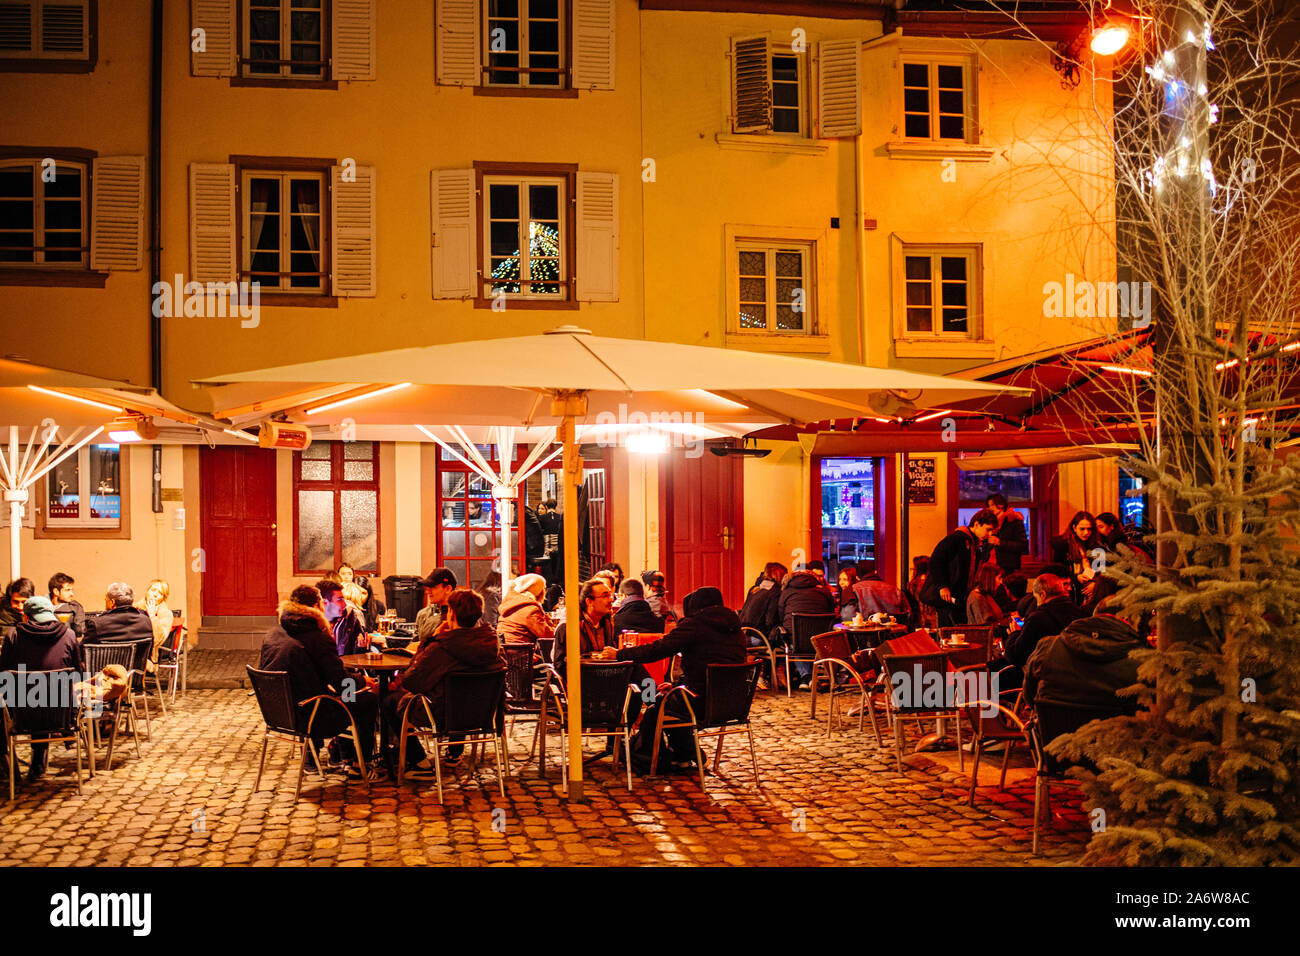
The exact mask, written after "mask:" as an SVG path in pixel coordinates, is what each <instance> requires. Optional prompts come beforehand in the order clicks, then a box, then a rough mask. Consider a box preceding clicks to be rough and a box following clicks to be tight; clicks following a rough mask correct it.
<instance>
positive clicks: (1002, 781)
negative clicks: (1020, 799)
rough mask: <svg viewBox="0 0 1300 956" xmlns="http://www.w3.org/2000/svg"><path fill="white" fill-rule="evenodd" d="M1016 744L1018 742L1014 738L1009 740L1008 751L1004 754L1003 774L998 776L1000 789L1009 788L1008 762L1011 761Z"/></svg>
mask: <svg viewBox="0 0 1300 956" xmlns="http://www.w3.org/2000/svg"><path fill="white" fill-rule="evenodd" d="M1015 746H1016V742H1015V741H1014V740H1008V741H1007V752H1006V753H1005V754H1003V755H1002V776H1001V777H1000V778H998V789H999V790H1006V789H1007V764H1009V763H1010V762H1011V751H1012V750H1014V749H1015Z"/></svg>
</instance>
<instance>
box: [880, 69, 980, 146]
mask: <svg viewBox="0 0 1300 956" xmlns="http://www.w3.org/2000/svg"><path fill="white" fill-rule="evenodd" d="M909 64H923V65H925V66H926V67H927V68H928V72H927V80H926V83H927V90H928V98H929V104H928V105H929V123H930V135H929V136H909V135H908V134H907V102H906V100H907V97H906V95H905V93H904V90H905V89H906V85H905V84H906V75H907V67H908V65H909ZM940 66H956V67H960V68H961V79H962V114H963V120H962V136H961V139H955V138H952V137H941V136H940V135H939V69H938V68H939V67H940ZM975 82H976V79H975V70H974V67H973V64H972V62H971V58H970V56H968V55H966V54H961V53H916V52H904V53H902V54H900V56H899V67H898V83H899V86H898V118H897V123H898V132H899V139H900V140H901V141H902V142H904V143H926V144H930V145H932V146H936V147H943V146H977V145H979V118H978V110H977V108H978V105H979V102H978V90H977V89H976V88H975Z"/></svg>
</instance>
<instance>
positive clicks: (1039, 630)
mask: <svg viewBox="0 0 1300 956" xmlns="http://www.w3.org/2000/svg"><path fill="white" fill-rule="evenodd" d="M1030 593H1032V594H1033V595H1034V600H1035V601H1037V603H1038V607H1037V609H1036V610H1035V611H1033V612H1032V613H1031V614H1030V615H1029V616H1028V617H1027V618H1026V619H1025V626H1024V627H1022V628H1021V629H1020V630H1018V631H1012V632H1011V633H1010V634H1008V635H1007V637H1006V640H1005V641H1003V650H1002V659H1001V660H1000V661H997V662H994V664H993V665H992V666H993V668H994V669H995V670H996V669H997V668H998V667H999V665H1000V666H1002V667H1005V668H1007V669H1006V670H1003V671H1002V672H1001V685H1002V687H1003V688H1004V689H1011V688H1015V687H1019V686H1020V682H1021V678H1022V677H1023V669H1024V666H1025V664H1026V663H1027V662H1028V661H1029V656H1030V655H1031V654H1033V653H1034V648H1036V647H1037V646H1038V642H1039V641H1041V640H1042V639H1043V638H1045V637H1054V636H1056V635H1057V634H1060V633H1061V631H1063V630H1065V627H1066V625H1067V624H1069V623H1071V622H1072V621H1076V620H1078V619H1079V618H1081V617H1083V611H1082V610H1080V609H1079V605H1077V604H1075V603H1074V601H1073V600H1071V598H1070V582H1069V581H1067V580H1065V579H1064V578H1061V577H1057V576H1056V575H1055V574H1040V575H1039V576H1038V577H1036V578H1034V584H1033V587H1032V588H1030ZM1008 665H1010V666H1009V667H1008Z"/></svg>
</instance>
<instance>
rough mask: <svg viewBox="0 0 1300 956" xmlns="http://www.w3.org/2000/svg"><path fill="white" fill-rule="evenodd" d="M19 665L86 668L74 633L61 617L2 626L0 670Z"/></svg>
mask: <svg viewBox="0 0 1300 956" xmlns="http://www.w3.org/2000/svg"><path fill="white" fill-rule="evenodd" d="M19 667H23V668H26V669H27V670H29V671H53V670H60V669H61V668H64V667H73V668H76V669H77V670H78V671H83V670H85V669H86V668H85V663H84V661H83V658H82V652H81V645H80V644H79V643H78V642H77V635H76V634H74V633H73V631H72V628H70V627H69V626H68V625H66V624H64V623H63V622H62V621H54V622H52V623H49V624H37V623H36V622H35V621H27V620H24V621H23V622H22V623H21V624H19V625H18V626H17V627H13V628H9V629H8V630H6V632H5V635H4V643H3V644H2V645H0V671H11V670H17V669H18V668H19Z"/></svg>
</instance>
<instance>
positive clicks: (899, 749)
mask: <svg viewBox="0 0 1300 956" xmlns="http://www.w3.org/2000/svg"><path fill="white" fill-rule="evenodd" d="M894 758H895V760H896V761H897V763H898V772H899V773H902V772H903V722H902V721H901V720H899V719H898V718H897V717H896V718H894Z"/></svg>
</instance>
